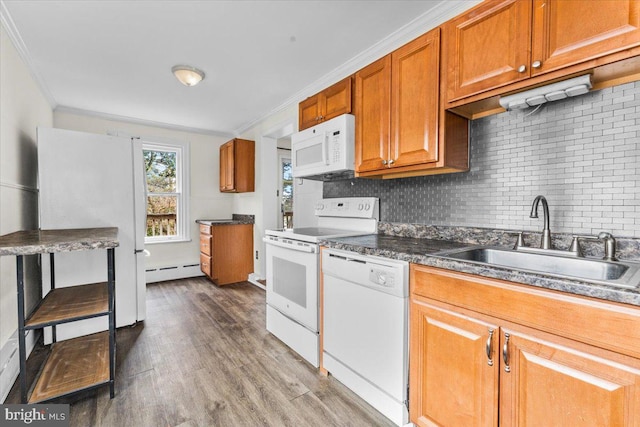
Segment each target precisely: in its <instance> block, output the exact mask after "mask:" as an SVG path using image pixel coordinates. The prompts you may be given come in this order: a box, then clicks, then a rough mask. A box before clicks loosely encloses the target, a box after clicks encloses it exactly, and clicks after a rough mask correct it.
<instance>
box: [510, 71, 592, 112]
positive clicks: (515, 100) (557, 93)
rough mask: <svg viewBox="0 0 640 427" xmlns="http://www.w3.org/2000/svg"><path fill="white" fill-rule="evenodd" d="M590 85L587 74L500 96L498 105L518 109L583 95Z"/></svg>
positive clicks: (589, 78) (589, 77)
mask: <svg viewBox="0 0 640 427" xmlns="http://www.w3.org/2000/svg"><path fill="white" fill-rule="evenodd" d="M592 86H593V85H592V84H591V76H590V75H589V74H587V75H584V76H580V77H574V78H572V79H569V80H564V81H561V82H557V83H552V84H550V85H546V86H542V87H537V88H535V89H531V90H527V91H525V92H520V93H515V94H513V95H509V96H502V97H500V105H501V106H502V107H503V108H504V109H506V110H520V109H523V108H528V107H533V106H535V105H540V104H544V103H545V102H550V101H557V100H559V99H564V98H567V97H570V96H578V95H583V94H585V93H587V92H589V89H591V87H592Z"/></svg>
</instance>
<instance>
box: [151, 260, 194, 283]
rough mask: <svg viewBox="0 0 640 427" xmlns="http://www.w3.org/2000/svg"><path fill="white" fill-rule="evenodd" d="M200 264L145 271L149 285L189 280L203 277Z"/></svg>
mask: <svg viewBox="0 0 640 427" xmlns="http://www.w3.org/2000/svg"><path fill="white" fill-rule="evenodd" d="M203 275H204V274H203V273H202V271H201V270H200V264H199V263H198V264H195V263H193V264H179V265H170V266H165V267H156V268H148V269H147V270H146V271H145V281H146V282H147V284H149V283H154V282H165V281H167V280H178V279H187V278H189V277H198V276H203Z"/></svg>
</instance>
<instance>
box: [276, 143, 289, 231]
mask: <svg viewBox="0 0 640 427" xmlns="http://www.w3.org/2000/svg"><path fill="white" fill-rule="evenodd" d="M277 196H278V205H279V209H278V227H280V228H293V170H292V168H291V150H287V149H281V148H278V190H277Z"/></svg>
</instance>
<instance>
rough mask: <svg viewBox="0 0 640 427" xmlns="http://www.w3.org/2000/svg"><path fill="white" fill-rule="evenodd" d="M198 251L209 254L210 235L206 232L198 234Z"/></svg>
mask: <svg viewBox="0 0 640 427" xmlns="http://www.w3.org/2000/svg"><path fill="white" fill-rule="evenodd" d="M200 252H202V253H203V254H205V255H209V256H211V236H210V235H208V234H201V235H200Z"/></svg>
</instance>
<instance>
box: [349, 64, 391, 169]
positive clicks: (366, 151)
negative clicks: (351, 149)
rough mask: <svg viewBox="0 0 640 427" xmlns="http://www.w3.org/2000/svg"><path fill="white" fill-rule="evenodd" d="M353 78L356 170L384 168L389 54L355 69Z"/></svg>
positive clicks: (389, 99) (387, 126) (388, 96)
mask: <svg viewBox="0 0 640 427" xmlns="http://www.w3.org/2000/svg"><path fill="white" fill-rule="evenodd" d="M355 82H356V96H355V106H354V107H355V112H356V114H355V115H356V141H355V150H356V153H355V157H356V172H366V171H375V170H381V169H386V168H387V166H386V162H387V160H388V159H389V158H390V156H389V136H390V133H389V131H390V126H391V108H390V107H391V55H387V56H385V57H384V58H381V59H379V60H377V61H376V62H374V63H372V64H370V65H368V66H366V67H365V68H363V69H362V70H360V71H358V72H357V73H356V76H355ZM383 162H384V163H383Z"/></svg>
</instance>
